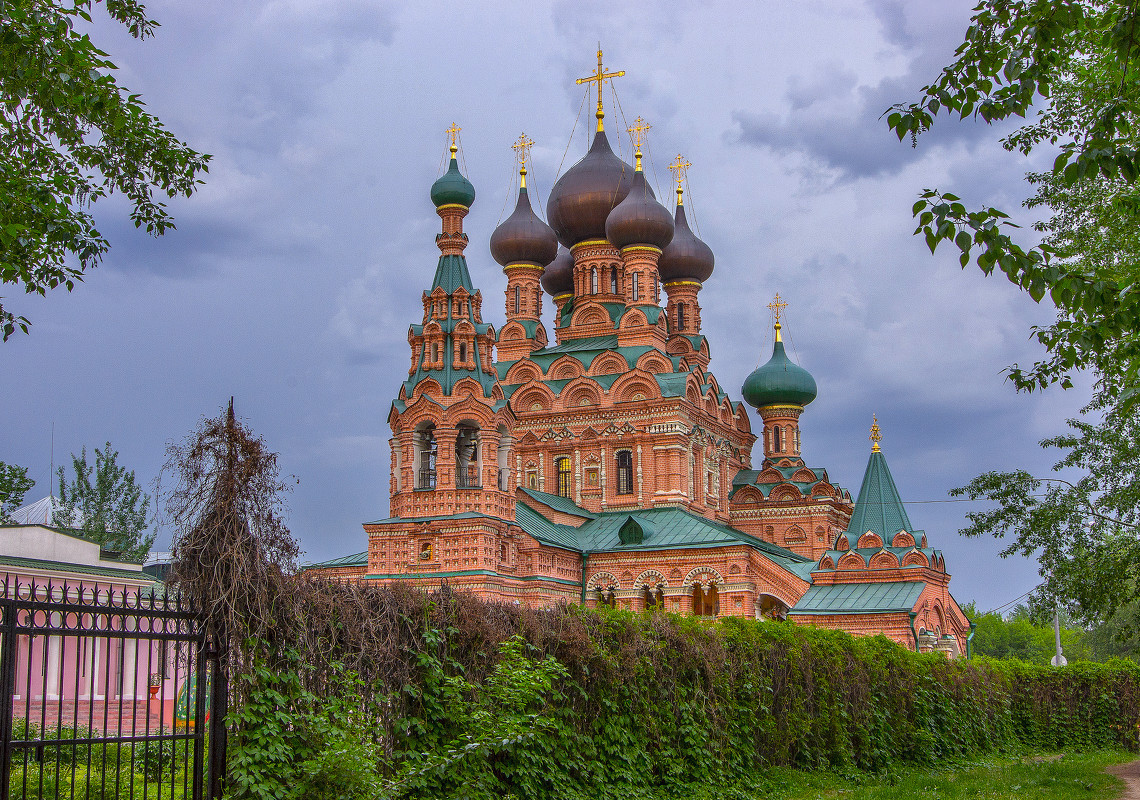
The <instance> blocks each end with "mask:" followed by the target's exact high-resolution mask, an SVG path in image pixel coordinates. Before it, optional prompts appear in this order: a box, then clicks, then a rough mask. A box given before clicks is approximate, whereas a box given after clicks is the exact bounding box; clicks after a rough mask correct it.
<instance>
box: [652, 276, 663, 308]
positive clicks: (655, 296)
mask: <svg viewBox="0 0 1140 800" xmlns="http://www.w3.org/2000/svg"><path fill="white" fill-rule="evenodd" d="M652 280H653V302H654V303H660V302H661V295H660V293H659V292H658V290H657V276H656V275H654V276H653V278H652Z"/></svg>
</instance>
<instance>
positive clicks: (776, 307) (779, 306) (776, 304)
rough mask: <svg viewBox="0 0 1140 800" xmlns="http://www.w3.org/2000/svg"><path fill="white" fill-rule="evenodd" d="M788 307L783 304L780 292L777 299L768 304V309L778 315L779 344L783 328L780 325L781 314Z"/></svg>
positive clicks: (777, 339) (777, 331)
mask: <svg viewBox="0 0 1140 800" xmlns="http://www.w3.org/2000/svg"><path fill="white" fill-rule="evenodd" d="M787 307H788V304H787V303H785V302H783V301H782V300H780V293H779V292H776V299H775V300H773V301H772V302H771V303H769V304H768V308H770V309H772V311H773V312H774V313H775V315H776V341H777V342H778V341H781V339H780V328H781V327H782V326H781V325H780V314H781V313H783V311H784V309H785V308H787Z"/></svg>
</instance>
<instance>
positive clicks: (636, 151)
mask: <svg viewBox="0 0 1140 800" xmlns="http://www.w3.org/2000/svg"><path fill="white" fill-rule="evenodd" d="M652 128H653V126H652V125H650V124H649V123H648V122H646V121H645V120H643V119H642V118H641V117H638V118H637V119H636V120H634V122H633V127H630V128H626V130H627V131H629V137H630V138H631V139H633V157H634V159H635V161H634V166H633V168H634V169H635V170H637V171H638V172H641V141H642V139H644V138H645V134H646V133H647V132H648V131H649V130H651V129H652Z"/></svg>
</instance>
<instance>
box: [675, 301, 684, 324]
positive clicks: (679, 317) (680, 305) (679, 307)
mask: <svg viewBox="0 0 1140 800" xmlns="http://www.w3.org/2000/svg"><path fill="white" fill-rule="evenodd" d="M677 330H678V331H683V330H685V304H684V303H678V304H677Z"/></svg>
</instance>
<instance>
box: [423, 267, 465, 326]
mask: <svg viewBox="0 0 1140 800" xmlns="http://www.w3.org/2000/svg"><path fill="white" fill-rule="evenodd" d="M460 286H462V287H463V288H464V289H466V290H467V291H468V293H470V294H475V287H474V285H473V284H472V283H471V273H470V271H468V269H467V257H466V256H464V255H462V254H460V255H455V254H454V253H441V254H440V256H439V261H438V262H436V266H435V277H434V278H433V279H432V282H431V289H429V290H428V291H429V293H430V292H431V291H432V290H433V289H437V288H439V289H443V290H444V291H445V292H447V294H448V295H451V294H453V293H454V292H455V290H456V289H458V288H459V287H460ZM448 316H449V317H450V313H449V314H448Z"/></svg>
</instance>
